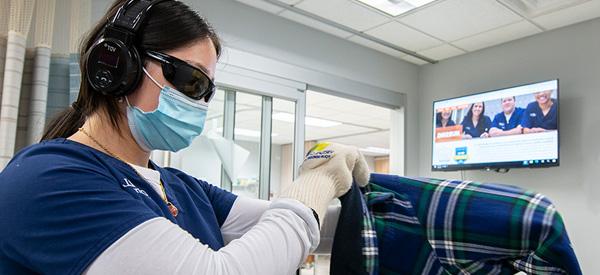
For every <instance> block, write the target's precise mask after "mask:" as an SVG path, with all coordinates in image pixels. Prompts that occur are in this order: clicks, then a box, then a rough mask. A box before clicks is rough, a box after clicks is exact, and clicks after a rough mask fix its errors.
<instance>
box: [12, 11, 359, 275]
mask: <svg viewBox="0 0 600 275" xmlns="http://www.w3.org/2000/svg"><path fill="white" fill-rule="evenodd" d="M139 3H142V4H143V3H148V1H136V0H128V1H125V0H118V1H117V2H115V3H114V4H113V5H112V7H111V8H110V10H109V11H108V14H107V15H106V16H105V17H103V18H117V17H118V16H115V15H118V14H120V12H121V11H119V12H117V10H119V9H121V10H122V11H125V12H127V10H129V9H131V10H138V11H139V10H149V12H147V14H145V16H129V17H128V18H134V19H135V20H138V19H140V18H142V21H141V22H138V23H139V24H140V25H139V30H138V31H137V32H135V37H128V38H129V39H130V40H128V41H135V42H132V43H134V44H133V46H135V47H136V48H137V49H138V52H139V53H140V56H143V63H142V65H143V70H141V71H140V78H139V79H140V80H139V83H136V84H135V85H132V86H131V88H130V89H129V90H123V91H119V92H122V94H123V95H122V96H114V94H111V93H109V92H100V91H102V90H103V89H104V88H106V87H107V86H108V85H110V84H111V83H113V82H111V81H110V80H111V78H110V77H114V75H110V74H108V73H106V72H105V71H103V72H101V73H93V74H92V73H91V72H90V70H89V68H94V67H89V66H86V65H88V64H87V62H92V61H94V60H95V59H93V58H92V56H94V55H93V51H92V52H90V49H96V48H95V45H106V44H102V43H105V42H104V41H107V39H108V38H107V37H110V35H114V34H115V33H117V34H118V35H124V36H123V37H127V36H126V35H128V34H127V33H125V32H122V30H121V29H116V27H114V26H116V25H118V24H120V23H119V22H120V21H119V20H114V21H115V22H116V23H115V25H110V26H105V24H106V22H101V23H100V24H98V25H97V26H96V27H95V28H94V29H93V30H91V32H90V33H89V36H88V37H87V39H86V40H85V41H84V43H83V45H82V49H81V60H80V64H81V70H82V71H81V72H82V84H81V88H80V93H79V96H78V99H77V101H76V103H75V104H73V106H72V108H70V109H69V110H66V111H65V112H64V113H62V114H61V115H59V117H58V118H57V119H56V120H54V121H53V122H51V123H50V125H49V127H48V130H47V132H46V133H45V134H44V137H43V140H42V142H40V143H39V144H35V145H32V146H30V147H28V148H26V149H24V150H22V151H20V152H19V153H18V154H17V155H16V156H15V157H14V158H13V159H12V160H11V162H10V163H9V164H8V165H7V167H6V168H5V169H4V171H2V173H1V174H0V198H2V199H1V200H0V208H1V209H3V210H2V214H1V217H2V220H1V221H0V274H40V273H41V274H82V273H84V274H290V273H292V272H293V271H294V270H295V269H296V268H298V266H299V265H300V264H301V263H302V262H303V260H304V259H305V258H306V256H307V254H308V253H309V252H310V251H311V250H313V249H314V248H315V247H316V245H317V244H318V242H319V222H320V221H322V220H323V219H324V217H325V213H326V211H325V209H326V207H327V205H328V203H329V202H330V201H331V200H332V199H333V198H335V197H338V196H341V195H342V194H344V193H346V192H347V191H348V190H349V188H350V185H351V182H352V177H353V176H354V179H355V180H356V181H357V182H358V183H361V184H365V183H366V181H367V180H368V178H367V177H368V172H367V171H368V170H367V168H366V167H367V166H366V163H365V161H364V158H362V156H361V155H360V153H359V152H358V150H357V149H356V148H351V147H346V146H341V145H336V144H319V145H318V146H316V147H315V148H313V149H312V150H311V152H310V153H309V154H308V155H307V157H306V160H305V162H304V163H303V165H302V167H301V171H300V176H299V178H298V180H296V181H295V182H294V184H292V185H291V186H290V187H289V188H287V189H284V190H283V191H282V196H281V197H280V198H278V199H276V200H274V201H273V202H267V201H260V200H252V199H244V198H240V197H237V196H235V195H233V194H231V193H229V192H227V191H224V190H221V189H219V188H217V187H214V186H212V185H210V184H208V183H206V182H204V181H201V180H198V179H195V178H193V177H191V176H189V175H186V174H185V173H183V172H181V171H178V170H176V169H172V168H162V167H159V166H157V165H156V164H155V163H153V162H151V161H149V156H150V153H151V151H152V150H170V151H177V150H180V149H182V148H184V147H186V146H188V145H189V144H190V142H191V141H192V139H193V138H194V137H195V136H197V135H199V134H200V132H201V131H202V127H203V125H204V117H205V114H206V109H207V104H208V103H209V102H210V99H211V98H212V93H214V85H213V84H212V78H213V76H214V73H215V66H216V62H217V58H218V56H219V54H220V52H221V46H220V43H219V39H218V38H217V36H216V34H215V33H214V31H213V30H212V29H211V28H210V27H209V25H208V24H207V23H206V22H205V21H204V20H203V19H202V18H201V17H200V16H199V15H198V14H197V13H195V12H194V11H191V10H190V9H189V8H188V7H187V6H186V5H185V4H182V3H181V2H179V1H162V2H159V3H158V4H155V5H154V6H152V7H151V8H149V7H148V8H147V9H146V8H145V7H144V8H139V6H135V5H138V4H139ZM129 5H131V6H129ZM131 7H135V9H134V8H131ZM134 15H135V14H134ZM134 22H137V21H134ZM138 23H136V24H138ZM134 25H135V24H134ZM132 26H133V25H132ZM113 27H114V28H113ZM98 43H99V44H98ZM106 49H108V51H111V52H114V48H111V47H110V45H109V46H106ZM104 54H106V53H104ZM88 55H89V56H88ZM98 62H104V63H102V64H100V65H102V66H104V65H107V66H113V67H114V66H116V65H118V64H119V63H118V60H117V59H114V58H110V56H106V55H102V56H100V59H99V60H98ZM100 65H99V66H100ZM130 69H131V68H128V70H130ZM123 73H124V74H129V73H132V72H131V71H124V72H123ZM127 76H129V75H127ZM117 84H119V83H117ZM94 85H96V86H98V87H96V86H94ZM95 87H96V88H95ZM199 165H201V164H199ZM226 243H227V245H226Z"/></svg>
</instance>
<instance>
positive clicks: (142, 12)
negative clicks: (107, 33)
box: [108, 0, 167, 34]
mask: <svg viewBox="0 0 600 275" xmlns="http://www.w3.org/2000/svg"><path fill="white" fill-rule="evenodd" d="M165 1H167V0H128V1H127V3H125V4H124V5H123V6H121V7H120V8H119V10H118V11H117V13H116V14H115V16H114V17H113V18H112V19H111V20H110V22H109V23H108V24H109V25H112V26H115V27H118V28H122V29H125V30H128V31H130V32H132V33H134V34H136V33H137V31H138V30H139V28H140V26H141V25H142V23H143V22H144V20H145V19H146V16H147V15H148V11H150V9H151V8H152V6H154V5H156V4H158V3H161V2H165Z"/></svg>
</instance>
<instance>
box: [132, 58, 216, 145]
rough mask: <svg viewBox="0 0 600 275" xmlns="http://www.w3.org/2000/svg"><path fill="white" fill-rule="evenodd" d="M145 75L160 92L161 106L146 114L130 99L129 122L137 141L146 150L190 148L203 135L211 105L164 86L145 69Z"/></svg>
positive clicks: (159, 101) (159, 100)
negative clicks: (194, 140)
mask: <svg viewBox="0 0 600 275" xmlns="http://www.w3.org/2000/svg"><path fill="white" fill-rule="evenodd" d="M144 73H145V74H146V75H147V76H148V78H150V80H152V82H154V84H156V85H157V86H158V87H159V88H161V90H160V96H159V98H158V107H157V108H156V110H154V111H152V112H144V111H142V110H140V109H139V108H138V107H135V106H131V104H129V100H128V99H127V97H125V100H127V106H128V107H127V120H128V122H129V129H130V130H131V134H132V135H133V137H134V138H135V141H136V142H137V143H138V145H140V147H142V149H144V150H145V151H151V150H166V151H171V152H177V151H179V150H181V149H183V148H186V147H188V146H189V145H190V144H191V143H192V140H193V139H194V138H195V137H197V136H199V135H200V133H202V129H203V128H204V121H205V119H206V112H207V110H208V105H207V104H206V103H204V102H203V101H200V100H193V99H191V98H189V97H187V96H185V95H184V94H182V93H180V92H179V91H177V90H175V89H173V88H171V87H168V86H162V85H160V84H159V83H158V82H156V80H154V78H152V76H150V74H148V72H147V71H146V69H145V68H144Z"/></svg>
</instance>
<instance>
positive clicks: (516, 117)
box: [492, 107, 525, 131]
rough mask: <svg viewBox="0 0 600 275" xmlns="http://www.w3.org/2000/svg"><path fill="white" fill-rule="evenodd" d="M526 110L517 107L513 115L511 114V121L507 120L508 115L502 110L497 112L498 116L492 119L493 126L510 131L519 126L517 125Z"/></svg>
mask: <svg viewBox="0 0 600 275" xmlns="http://www.w3.org/2000/svg"><path fill="white" fill-rule="evenodd" d="M524 112H525V109H523V108H519V107H517V108H515V110H514V111H513V113H512V116H510V120H509V121H506V116H505V115H504V112H500V113H498V114H496V116H494V121H492V127H493V128H498V129H500V130H502V131H508V130H512V129H514V128H517V126H519V124H521V120H522V119H523V113H524Z"/></svg>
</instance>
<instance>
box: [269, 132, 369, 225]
mask: <svg viewBox="0 0 600 275" xmlns="http://www.w3.org/2000/svg"><path fill="white" fill-rule="evenodd" d="M352 178H354V181H356V183H358V184H359V185H360V186H365V185H366V184H367V183H368V181H369V167H368V166H367V162H366V161H365V158H364V157H363V156H362V154H361V153H360V152H359V151H358V149H357V148H356V147H354V146H346V145H341V144H337V143H329V142H321V143H318V144H317V145H315V146H314V147H313V148H312V149H311V150H310V151H309V152H308V154H307V155H306V157H305V158H304V162H303V163H302V166H300V173H299V175H298V179H296V181H294V182H293V183H292V184H291V185H290V186H289V187H288V188H286V189H285V190H284V191H283V192H282V194H281V197H284V198H292V199H296V200H298V201H300V202H302V203H304V204H305V205H306V206H308V207H310V208H312V209H313V210H315V212H317V215H319V218H320V219H321V220H323V218H324V215H325V212H326V211H325V210H326V209H327V205H328V204H329V202H330V201H331V200H333V199H334V198H337V197H340V196H342V195H344V194H345V193H346V192H348V190H350V187H351V185H352Z"/></svg>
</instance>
